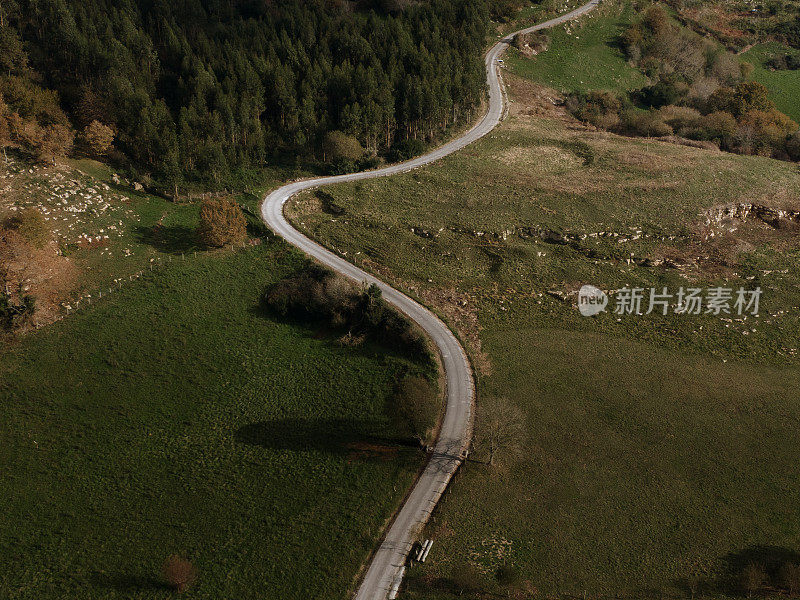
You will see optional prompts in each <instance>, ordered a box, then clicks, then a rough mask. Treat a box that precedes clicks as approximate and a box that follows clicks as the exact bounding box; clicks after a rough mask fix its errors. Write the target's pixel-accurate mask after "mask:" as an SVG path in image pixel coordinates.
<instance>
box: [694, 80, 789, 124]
mask: <svg viewBox="0 0 800 600" xmlns="http://www.w3.org/2000/svg"><path fill="white" fill-rule="evenodd" d="M773 108H775V105H774V104H773V103H772V101H771V100H770V99H769V98H768V97H767V88H765V87H764V86H763V85H761V84H760V83H757V82H755V81H745V82H742V83H740V84H739V85H737V86H736V88H728V87H723V88H720V89H718V90H717V91H715V92H714V93H713V94H711V96H709V98H708V112H715V111H724V112H729V113H731V114H732V115H733V116H734V117H736V118H737V119H738V118H739V117H741V116H742V115H744V114H745V113H748V112H750V111H752V110H761V111H768V110H771V109H773Z"/></svg>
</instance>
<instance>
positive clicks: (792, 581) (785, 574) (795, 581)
mask: <svg viewBox="0 0 800 600" xmlns="http://www.w3.org/2000/svg"><path fill="white" fill-rule="evenodd" d="M780 577H781V585H783V587H784V588H785V589H786V591H787V592H789V594H790V595H792V596H794V595H795V594H797V592H800V565H796V564H794V563H788V562H787V563H785V564H784V565H783V566H782V567H781V572H780Z"/></svg>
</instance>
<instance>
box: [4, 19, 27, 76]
mask: <svg viewBox="0 0 800 600" xmlns="http://www.w3.org/2000/svg"><path fill="white" fill-rule="evenodd" d="M27 66H28V55H27V54H25V49H24V48H23V47H22V40H21V39H20V37H19V34H17V32H16V31H14V30H13V29H11V27H2V26H0V69H2V70H3V72H5V73H6V74H7V75H11V74H13V73H20V72H22V71H24V70H25V68H26V67H27Z"/></svg>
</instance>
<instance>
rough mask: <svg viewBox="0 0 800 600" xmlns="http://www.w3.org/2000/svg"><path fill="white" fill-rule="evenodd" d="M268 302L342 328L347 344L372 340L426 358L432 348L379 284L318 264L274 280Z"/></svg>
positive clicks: (295, 314) (285, 313)
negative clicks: (365, 283)
mask: <svg viewBox="0 0 800 600" xmlns="http://www.w3.org/2000/svg"><path fill="white" fill-rule="evenodd" d="M265 301H266V305H267V306H268V307H269V308H270V309H272V310H273V311H275V312H277V313H278V314H280V315H281V316H285V317H292V318H295V319H300V320H303V321H309V322H315V323H321V324H324V325H326V326H328V327H331V328H333V329H336V330H340V331H343V332H344V335H343V337H342V338H341V339H342V341H343V342H344V343H348V344H357V343H359V342H362V341H366V340H370V341H374V342H378V343H381V344H384V345H386V346H389V347H392V348H395V349H398V350H402V351H406V352H409V353H411V354H414V355H421V356H423V357H426V356H429V353H430V350H429V349H428V345H427V343H426V341H425V338H424V337H423V336H422V334H421V333H419V332H418V331H417V330H416V329H415V328H414V326H413V325H412V323H411V321H410V320H409V319H407V318H406V317H405V316H403V315H401V314H400V313H398V312H397V311H395V310H394V309H392V308H390V307H389V306H388V305H387V304H386V302H385V301H384V300H383V298H382V297H381V290H380V288H378V286H376V285H370V286H369V287H365V286H358V285H356V284H354V283H353V282H351V281H350V280H348V279H345V278H344V277H342V276H339V275H336V274H335V273H334V272H333V271H331V270H329V269H326V268H325V267H321V266H319V265H315V264H312V265H309V267H308V268H307V269H305V270H303V271H301V272H300V273H297V274H295V275H292V276H290V277H287V278H286V279H283V280H282V281H280V282H278V283H277V284H275V285H273V286H272V287H271V288H270V289H269V291H268V292H267V294H266V296H265Z"/></svg>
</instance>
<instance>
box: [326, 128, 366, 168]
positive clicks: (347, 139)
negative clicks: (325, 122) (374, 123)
mask: <svg viewBox="0 0 800 600" xmlns="http://www.w3.org/2000/svg"><path fill="white" fill-rule="evenodd" d="M322 153H323V160H325V161H328V162H331V163H335V162H337V161H349V162H353V163H354V162H356V161H357V160H358V159H360V158H361V157H362V156H363V155H364V149H363V148H362V147H361V143H360V142H359V141H358V140H357V139H356V138H354V137H353V136H352V135H347V134H346V133H343V132H341V131H329V132H327V133H326V134H325V137H324V138H323V140H322Z"/></svg>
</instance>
